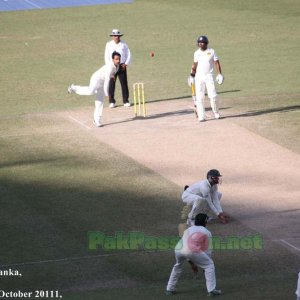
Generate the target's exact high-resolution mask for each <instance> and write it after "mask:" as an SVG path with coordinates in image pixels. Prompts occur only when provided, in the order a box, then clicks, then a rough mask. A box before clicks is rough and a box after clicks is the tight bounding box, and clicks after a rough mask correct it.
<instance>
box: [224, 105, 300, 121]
mask: <svg viewBox="0 0 300 300" xmlns="http://www.w3.org/2000/svg"><path fill="white" fill-rule="evenodd" d="M299 109H300V105H292V106H283V107H276V108H269V109H262V110H250V111H247V112H244V113H239V114H233V115H228V116H224V117H223V118H224V119H225V118H226V119H229V118H243V117H253V116H260V115H265V114H271V113H276V112H280V113H286V112H291V111H297V110H299ZM221 110H222V109H221Z"/></svg>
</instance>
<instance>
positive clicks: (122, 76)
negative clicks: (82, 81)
mask: <svg viewBox="0 0 300 300" xmlns="http://www.w3.org/2000/svg"><path fill="white" fill-rule="evenodd" d="M117 78H119V80H120V84H121V89H122V97H123V103H126V102H128V98H129V89H128V82H127V69H126V68H125V70H124V69H123V68H122V67H120V69H119V71H118V72H117V73H116V76H115V79H113V78H112V79H110V82H109V91H108V93H109V103H115V102H116V100H115V88H116V81H117Z"/></svg>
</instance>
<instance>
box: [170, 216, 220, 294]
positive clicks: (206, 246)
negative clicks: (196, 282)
mask: <svg viewBox="0 0 300 300" xmlns="http://www.w3.org/2000/svg"><path fill="white" fill-rule="evenodd" d="M207 219H208V216H207V215H205V214H198V215H197V216H196V217H195V225H194V226H191V227H189V228H188V229H186V230H185V231H184V234H183V237H182V239H181V240H180V241H179V242H178V243H177V245H176V247H175V258H176V263H175V265H174V267H173V269H172V272H171V275H170V278H169V281H168V285H167V290H166V294H167V295H173V294H175V293H176V285H177V282H178V280H179V277H180V275H181V273H182V271H183V264H184V262H185V261H186V260H190V261H192V262H193V263H194V264H195V265H196V266H197V267H199V268H202V269H203V270H204V274H205V279H206V288H207V291H208V296H217V295H220V294H221V293H222V292H221V290H218V289H216V275H215V265H214V262H213V260H212V259H211V253H212V249H211V245H212V242H211V239H212V235H211V233H210V231H209V230H207V229H206V228H205V227H206V223H207Z"/></svg>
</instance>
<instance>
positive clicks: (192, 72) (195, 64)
mask: <svg viewBox="0 0 300 300" xmlns="http://www.w3.org/2000/svg"><path fill="white" fill-rule="evenodd" d="M197 66H198V62H193V64H192V68H191V76H193V77H195V74H196V71H197Z"/></svg>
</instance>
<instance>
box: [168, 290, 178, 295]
mask: <svg viewBox="0 0 300 300" xmlns="http://www.w3.org/2000/svg"><path fill="white" fill-rule="evenodd" d="M166 295H167V296H172V295H176V291H168V290H166Z"/></svg>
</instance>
